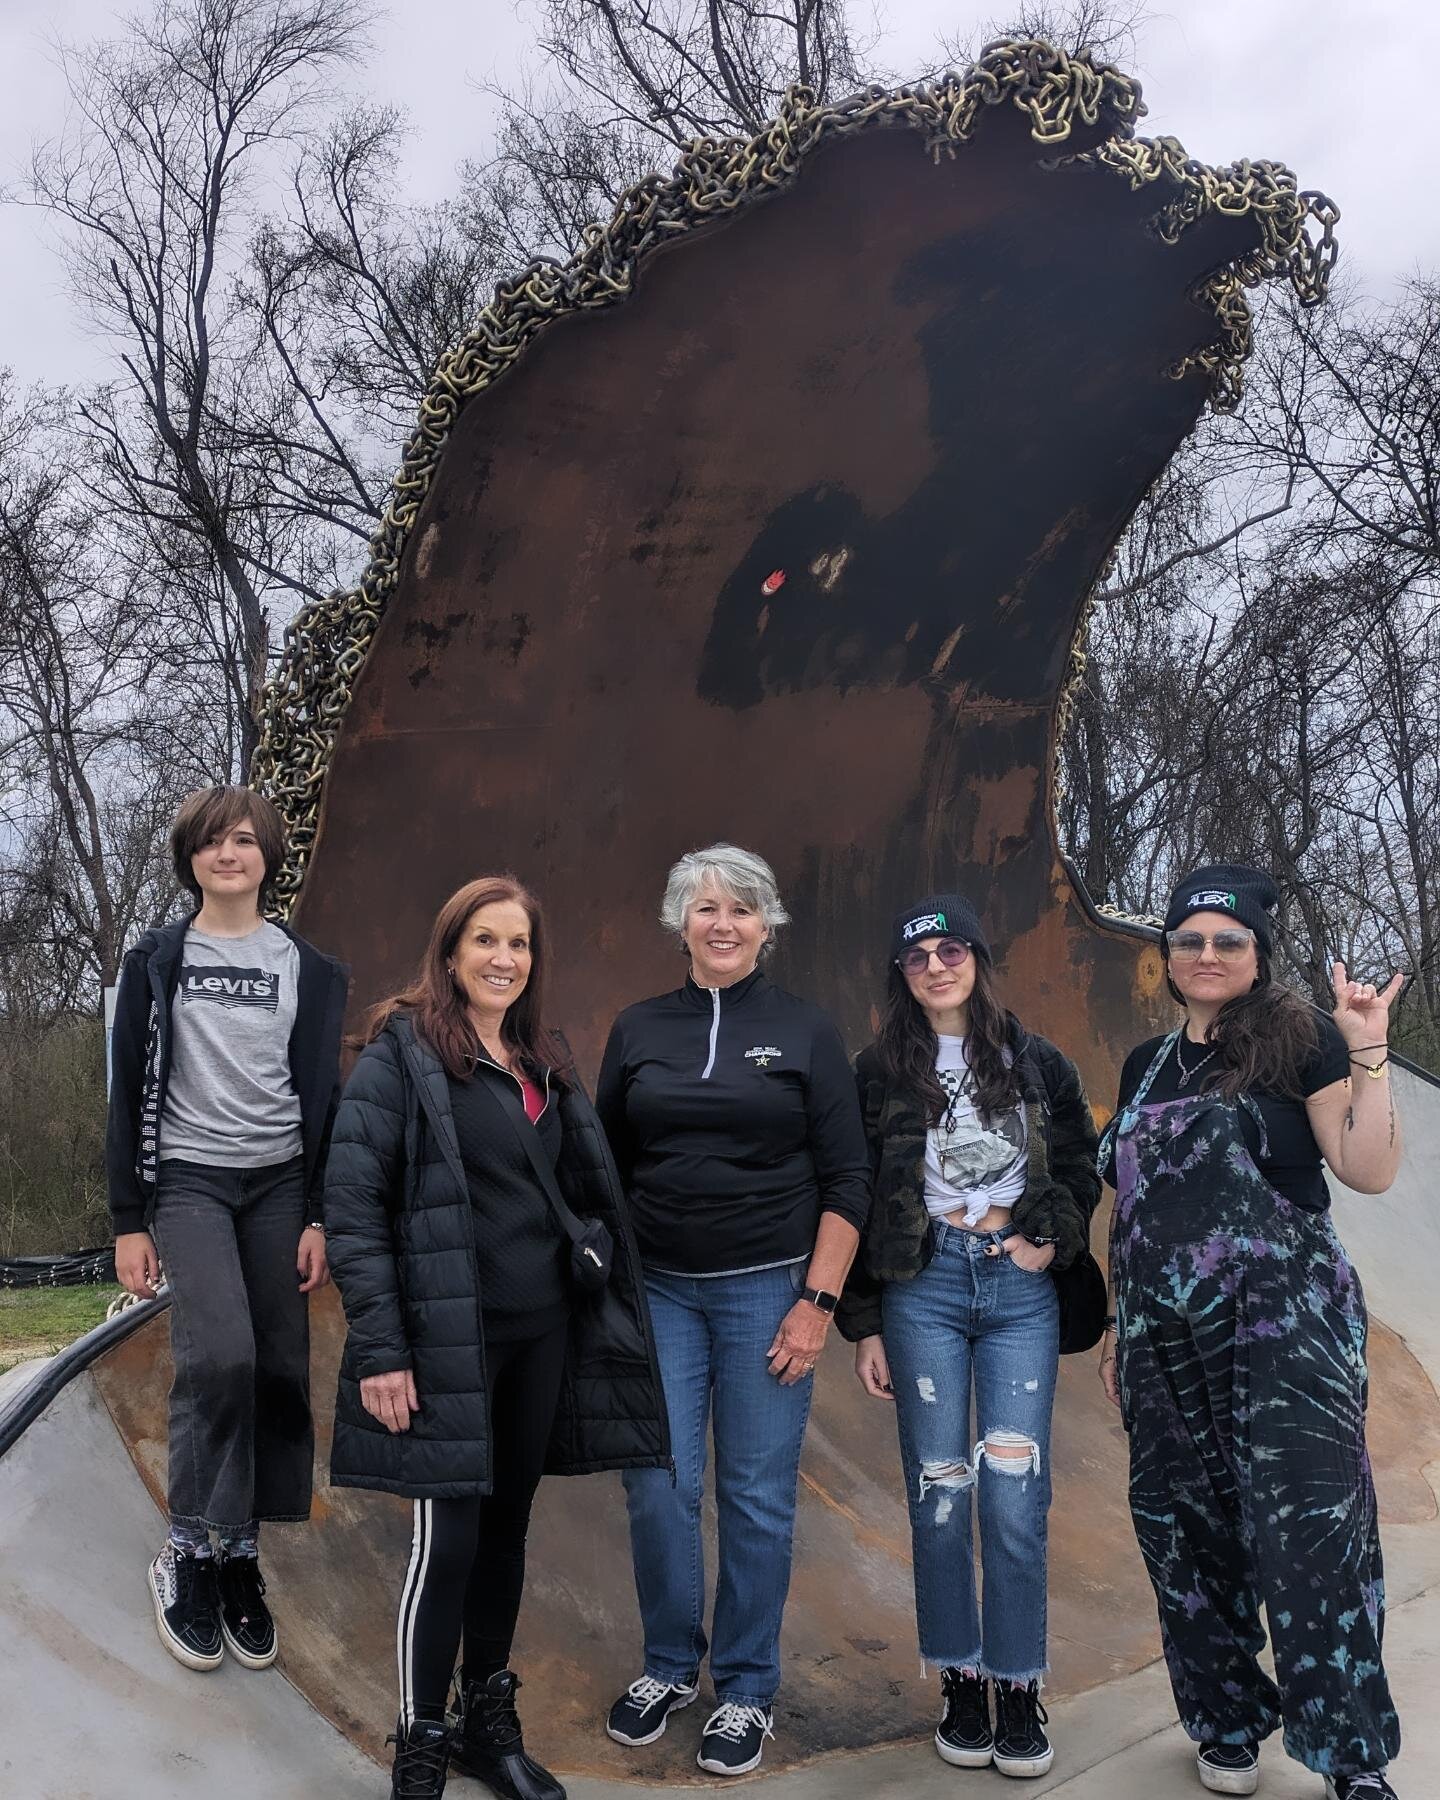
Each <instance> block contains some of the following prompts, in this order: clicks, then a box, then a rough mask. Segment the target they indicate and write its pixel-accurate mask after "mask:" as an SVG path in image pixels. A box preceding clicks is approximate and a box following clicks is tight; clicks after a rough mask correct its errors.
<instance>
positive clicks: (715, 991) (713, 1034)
mask: <svg viewBox="0 0 1440 1800" xmlns="http://www.w3.org/2000/svg"><path fill="white" fill-rule="evenodd" d="M709 993H710V1004H711V1006H712V1007H713V1008H714V1011H713V1012H712V1013H711V1016H710V1056H709V1060H708V1061H707V1062H706V1064H705V1070H704V1073H703V1074H702V1075H701V1077H700V1079H701V1080H702V1081H708V1080H709V1079H710V1071H711V1070H712V1069H713V1068H714V1067H715V1040H716V1039H717V1038H718V1037H719V1035H720V990H719V988H711V989H710V990H709Z"/></svg>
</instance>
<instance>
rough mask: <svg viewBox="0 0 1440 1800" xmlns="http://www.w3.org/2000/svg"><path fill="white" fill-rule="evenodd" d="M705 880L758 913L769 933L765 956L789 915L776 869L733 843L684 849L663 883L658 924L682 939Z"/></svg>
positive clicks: (762, 947) (764, 950)
mask: <svg viewBox="0 0 1440 1800" xmlns="http://www.w3.org/2000/svg"><path fill="white" fill-rule="evenodd" d="M707 883H708V884H709V885H710V886H712V887H717V888H719V889H720V891H721V892H722V893H725V894H729V895H730V897H731V898H732V899H733V900H738V901H740V903H741V904H742V905H744V906H748V907H749V908H750V909H751V910H752V911H753V912H756V913H758V914H759V915H760V922H761V923H762V924H763V925H764V926H765V927H766V929H767V931H768V932H769V934H770V935H769V936H768V937H767V938H766V940H765V942H764V943H763V944H762V945H761V947H760V954H761V955H762V956H767V955H768V954H769V953H770V951H771V950H773V949H774V947H775V933H776V932H777V931H778V930H779V929H780V927H781V926H782V925H788V924H789V923H790V915H789V913H787V912H786V910H785V908H784V907H783V906H782V905H781V903H780V890H779V888H778V886H777V885H776V882H775V871H774V870H773V869H772V868H771V867H770V865H769V863H767V862H766V860H765V858H764V857H763V856H757V855H756V854H755V852H754V851H753V850H741V849H739V848H738V847H737V846H736V845H734V844H711V845H710V847H709V848H708V849H707V850H687V851H686V853H685V855H684V856H682V857H681V858H680V860H679V862H677V863H676V864H675V867H674V868H673V869H671V871H670V874H669V877H668V878H667V880H666V882H665V898H664V899H663V900H662V901H661V902H660V923H661V924H662V925H663V926H664V927H665V929H666V930H667V931H673V932H674V933H675V935H676V937H678V938H680V939H681V940H682V941H683V940H684V936H685V920H686V917H687V915H688V914H689V911H690V908H691V907H692V906H693V905H694V904H695V898H696V896H697V895H698V894H699V892H700V890H701V889H702V888H703V887H705V886H706V885H707Z"/></svg>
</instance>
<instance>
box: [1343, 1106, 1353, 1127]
mask: <svg viewBox="0 0 1440 1800" xmlns="http://www.w3.org/2000/svg"><path fill="white" fill-rule="evenodd" d="M1345 1129H1346V1130H1347V1131H1353V1130H1354V1129H1355V1108H1354V1107H1353V1106H1347V1107H1346V1108H1345Z"/></svg>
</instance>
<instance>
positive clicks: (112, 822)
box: [0, 377, 193, 1012]
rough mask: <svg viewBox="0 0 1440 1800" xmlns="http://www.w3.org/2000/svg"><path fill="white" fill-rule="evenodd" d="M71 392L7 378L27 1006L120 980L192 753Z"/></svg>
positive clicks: (3, 734)
mask: <svg viewBox="0 0 1440 1800" xmlns="http://www.w3.org/2000/svg"><path fill="white" fill-rule="evenodd" d="M63 401H64V397H63V396H61V395H55V394H43V393H42V394H36V395H32V396H29V397H27V398H23V399H22V398H20V397H18V396H17V395H16V394H15V392H14V390H13V385H12V384H11V383H10V382H9V380H8V377H7V378H4V379H0V794H3V798H0V845H3V853H0V886H3V890H4V892H5V896H6V907H5V911H6V914H7V916H9V917H11V918H13V919H16V920H21V921H24V925H23V930H24V932H25V933H26V934H28V935H29V938H30V948H31V951H32V952H39V956H38V960H37V958H36V956H35V955H34V954H32V955H31V956H30V957H29V958H26V957H24V956H22V954H21V949H20V946H19V945H18V944H16V943H13V942H11V943H9V944H7V945H6V947H5V949H4V952H3V955H4V956H5V957H6V958H8V959H9V962H10V964H11V966H12V967H13V968H14V970H15V973H16V975H17V977H20V976H21V975H22V974H23V981H21V983H20V985H21V988H22V989H23V993H22V996H21V1003H22V1006H30V1005H35V1006H40V1007H42V1008H45V1007H48V1008H50V1009H53V1010H54V1011H57V1012H68V1011H73V1010H75V1009H77V1008H79V1007H82V1006H83V1007H87V1008H91V1009H94V1008H98V1006H99V1000H100V988H101V987H102V986H103V985H106V984H108V983H111V982H113V981H114V980H115V977H116V972H117V970H118V968H119V963H120V957H121V954H122V951H123V948H124V944H125V941H126V938H127V936H128V934H129V933H130V931H131V930H132V929H133V927H134V925H135V923H136V920H137V909H138V908H139V907H140V906H141V904H142V902H143V901H144V900H145V899H146V898H148V896H149V892H150V890H151V889H153V885H154V871H155V844H156V829H155V828H156V817H155V815H156V811H157V807H159V806H162V805H163V804H165V803H168V802H169V801H170V800H171V799H172V798H173V795H174V790H175V785H176V781H177V777H178V778H179V779H180V780H183V779H184V778H185V776H186V775H187V774H189V773H190V772H191V770H192V769H193V763H191V761H190V759H189V757H188V756H186V755H185V754H184V753H183V752H180V751H179V745H178V744H177V743H176V742H174V741H171V739H170V735H169V728H170V727H171V725H172V722H173V721H174V709H173V708H174V703H173V699H171V700H169V701H167V700H166V699H164V698H163V697H162V696H161V695H160V694H159V693H158V692H157V691H156V690H157V685H158V684H156V683H155V682H154V681H153V679H152V677H153V676H154V674H155V669H156V664H155V659H154V655H153V646H154V643H155V640H156V639H157V637H158V636H159V633H158V632H157V629H156V626H157V609H156V607H155V605H154V599H155V596H154V591H153V589H151V588H148V587H144V588H142V587H138V586H137V585H135V584H133V583H132V582H131V581H130V579H129V578H128V577H127V574H126V572H125V566H124V565H125V559H124V558H123V557H117V556H116V555H115V538H114V533H113V530H112V528H111V526H112V522H111V521H110V520H108V519H106V518H105V517H104V516H103V515H99V514H97V512H96V510H95V508H94V506H93V504H92V501H91V498H90V496H89V494H88V492H87V491H86V489H85V487H84V485H83V484H82V481H81V479H80V474H79V469H78V466H77V450H76V446H75V445H74V443H73V442H72V441H71V440H70V439H69V438H68V437H67V435H66V433H65V431H64V429H63V425H62V424H61V423H60V421H62V420H64V419H65V417H66V416H67V414H68V408H66V407H65V405H64V404H63ZM117 568H118V570H119V574H118V577H117V574H116V570H117ZM188 735H189V734H188V733H187V732H183V731H182V732H181V733H180V734H179V736H180V738H181V739H182V741H183V739H184V738H186V737H188ZM15 999H16V995H14V994H7V995H5V996H4V997H3V1000H0V1004H3V1005H4V1007H5V1010H7V1011H9V1010H13V1006H14V1002H15Z"/></svg>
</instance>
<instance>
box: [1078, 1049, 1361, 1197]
mask: <svg viewBox="0 0 1440 1800" xmlns="http://www.w3.org/2000/svg"><path fill="white" fill-rule="evenodd" d="M1316 1023H1317V1025H1318V1026H1319V1042H1318V1044H1317V1045H1316V1047H1315V1053H1314V1055H1313V1056H1311V1057H1310V1059H1309V1060H1308V1061H1307V1062H1306V1064H1305V1066H1304V1067H1303V1068H1302V1069H1301V1071H1300V1087H1301V1090H1302V1092H1303V1093H1305V1094H1307V1095H1309V1094H1318V1093H1319V1091H1320V1089H1321V1088H1325V1087H1329V1086H1330V1085H1331V1083H1332V1082H1336V1081H1343V1080H1344V1079H1345V1077H1346V1076H1347V1075H1348V1074H1349V1073H1350V1052H1349V1050H1348V1048H1347V1047H1346V1044H1345V1040H1344V1038H1343V1037H1341V1035H1340V1031H1339V1028H1338V1027H1337V1026H1336V1024H1335V1022H1334V1020H1333V1019H1328V1018H1326V1017H1325V1016H1324V1014H1320V1015H1318V1016H1317V1019H1316ZM1164 1041H1165V1040H1164V1039H1163V1038H1158V1037H1155V1038H1150V1039H1149V1040H1148V1041H1147V1042H1146V1043H1143V1044H1137V1045H1136V1046H1135V1048H1134V1049H1133V1050H1132V1051H1131V1052H1130V1054H1129V1055H1128V1056H1127V1057H1126V1058H1125V1067H1124V1068H1123V1069H1122V1070H1121V1072H1120V1098H1119V1101H1118V1103H1117V1106H1116V1111H1117V1112H1118V1111H1120V1110H1121V1109H1122V1108H1123V1107H1124V1106H1125V1105H1126V1104H1127V1103H1128V1102H1129V1100H1130V1097H1131V1095H1132V1094H1133V1093H1134V1092H1135V1090H1136V1088H1138V1087H1139V1085H1140V1083H1141V1081H1142V1080H1143V1079H1144V1077H1145V1071H1146V1070H1147V1069H1148V1068H1149V1067H1150V1061H1151V1058H1152V1057H1153V1056H1154V1055H1155V1052H1156V1051H1157V1050H1158V1049H1159V1048H1160V1046H1161V1044H1162V1043H1163V1042H1164ZM1182 1054H1183V1055H1184V1058H1185V1066H1186V1068H1187V1069H1193V1068H1195V1067H1196V1065H1197V1064H1198V1063H1199V1061H1200V1058H1201V1057H1202V1056H1203V1055H1204V1054H1205V1052H1204V1051H1203V1050H1202V1049H1200V1047H1199V1046H1198V1045H1196V1044H1191V1043H1186V1045H1185V1046H1184V1049H1183V1051H1182ZM1213 1068H1214V1064H1213V1063H1207V1064H1206V1065H1205V1070H1204V1073H1203V1074H1200V1075H1197V1076H1195V1077H1192V1079H1191V1081H1190V1084H1189V1085H1188V1086H1187V1087H1185V1088H1182V1087H1181V1086H1180V1071H1179V1069H1178V1068H1177V1067H1176V1064H1175V1052H1174V1051H1173V1050H1172V1051H1171V1052H1170V1054H1169V1055H1168V1056H1167V1057H1166V1058H1165V1061H1164V1063H1163V1064H1162V1066H1161V1068H1160V1070H1159V1072H1158V1073H1157V1074H1156V1076H1155V1079H1154V1081H1152V1082H1151V1084H1150V1091H1149V1093H1148V1094H1147V1095H1146V1096H1145V1098H1146V1101H1147V1102H1149V1101H1154V1102H1156V1103H1157V1104H1158V1103H1159V1102H1160V1101H1162V1100H1179V1099H1182V1098H1183V1097H1184V1096H1185V1095H1187V1094H1192V1093H1197V1092H1203V1083H1204V1081H1205V1078H1206V1076H1208V1075H1209V1074H1210V1072H1211V1070H1212V1069H1213ZM1250 1097H1251V1099H1252V1100H1253V1101H1254V1102H1255V1105H1256V1106H1257V1108H1258V1109H1259V1112H1260V1116H1261V1118H1262V1119H1264V1121H1265V1136H1266V1138H1267V1140H1268V1148H1269V1151H1270V1154H1269V1155H1268V1156H1265V1157H1262V1156H1261V1154H1260V1132H1259V1129H1258V1128H1257V1126H1256V1124H1255V1120H1254V1118H1253V1117H1252V1115H1251V1114H1250V1113H1249V1112H1248V1111H1247V1110H1246V1109H1245V1108H1243V1107H1242V1108H1241V1111H1240V1124H1241V1129H1242V1130H1243V1132H1244V1134H1245V1143H1246V1147H1247V1148H1248V1149H1249V1151H1250V1154H1251V1156H1252V1157H1253V1158H1254V1160H1255V1163H1256V1166H1257V1167H1258V1168H1259V1170H1260V1173H1261V1174H1262V1175H1263V1176H1264V1177H1265V1179H1266V1180H1267V1181H1268V1182H1269V1183H1270V1185H1271V1187H1273V1188H1275V1189H1277V1190H1278V1191H1279V1192H1280V1193H1282V1194H1283V1195H1284V1196H1285V1198H1286V1199H1287V1200H1289V1201H1291V1202H1292V1203H1293V1204H1294V1205H1296V1206H1303V1207H1304V1208H1305V1210H1306V1211H1307V1212H1317V1213H1320V1212H1324V1211H1325V1210H1326V1209H1327V1208H1328V1206H1329V1205H1330V1190H1329V1188H1327V1187H1326V1185H1325V1175H1324V1171H1323V1166H1322V1163H1321V1158H1320V1146H1319V1145H1318V1144H1317V1143H1316V1142H1315V1133H1314V1132H1313V1131H1312V1130H1311V1129H1310V1117H1309V1114H1308V1113H1307V1112H1306V1111H1305V1107H1304V1104H1303V1102H1301V1101H1299V1100H1289V1099H1286V1098H1284V1097H1283V1096H1282V1095H1279V1094H1263V1093H1255V1094H1252V1095H1251V1096H1250ZM1104 1173H1105V1175H1106V1178H1107V1179H1111V1178H1112V1176H1113V1170H1109V1169H1107V1170H1105V1171H1104Z"/></svg>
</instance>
